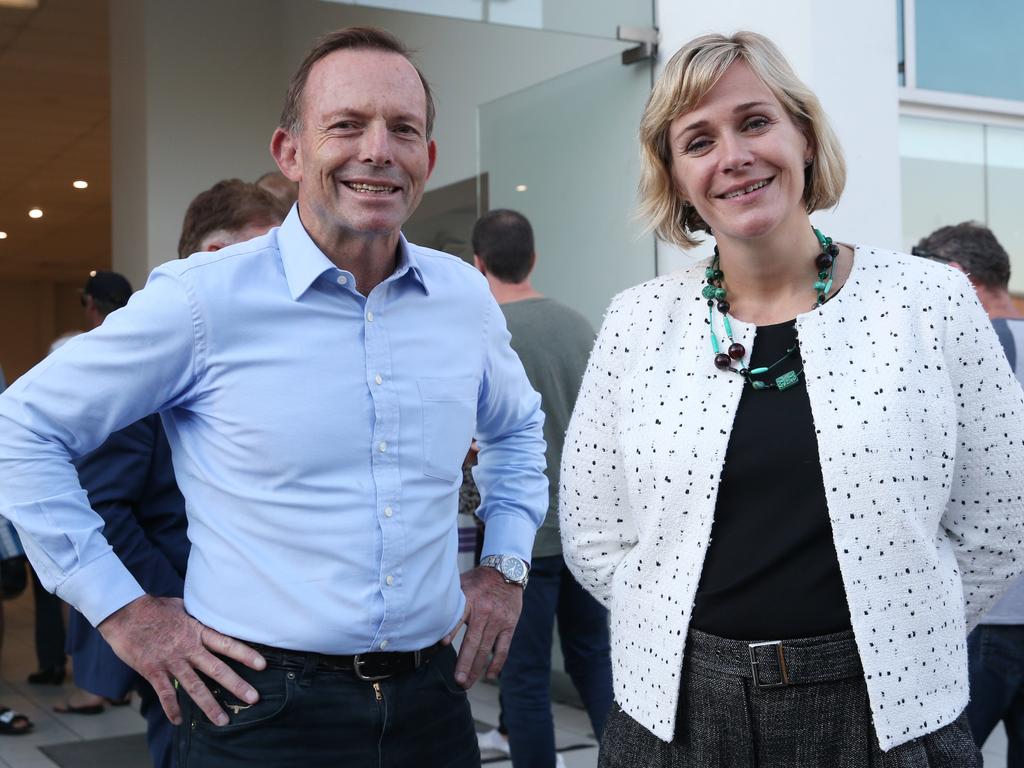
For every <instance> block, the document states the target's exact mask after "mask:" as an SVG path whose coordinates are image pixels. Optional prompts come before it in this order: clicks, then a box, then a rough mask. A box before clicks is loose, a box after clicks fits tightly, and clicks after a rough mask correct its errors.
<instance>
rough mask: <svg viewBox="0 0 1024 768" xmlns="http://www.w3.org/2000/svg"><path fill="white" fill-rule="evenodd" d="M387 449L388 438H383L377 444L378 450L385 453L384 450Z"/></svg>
mask: <svg viewBox="0 0 1024 768" xmlns="http://www.w3.org/2000/svg"><path fill="white" fill-rule="evenodd" d="M387 449H388V444H387V441H386V440H381V441H380V444H379V445H378V446H377V450H379V451H380V452H381V453H384V451H386V450H387Z"/></svg>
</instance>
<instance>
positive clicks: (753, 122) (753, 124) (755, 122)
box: [744, 117, 768, 131]
mask: <svg viewBox="0 0 1024 768" xmlns="http://www.w3.org/2000/svg"><path fill="white" fill-rule="evenodd" d="M767 125H768V118H767V117H752V118H751V119H750V120H747V122H746V125H744V128H746V129H748V130H753V131H756V130H759V129H761V128H764V127H766V126H767Z"/></svg>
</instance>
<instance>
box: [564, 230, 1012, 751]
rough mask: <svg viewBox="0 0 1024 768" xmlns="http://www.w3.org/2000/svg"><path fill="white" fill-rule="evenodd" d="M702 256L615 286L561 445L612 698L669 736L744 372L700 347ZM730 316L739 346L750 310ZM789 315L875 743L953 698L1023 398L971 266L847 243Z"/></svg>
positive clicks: (1001, 507)
mask: <svg viewBox="0 0 1024 768" xmlns="http://www.w3.org/2000/svg"><path fill="white" fill-rule="evenodd" d="M706 265H707V262H704V261H702V262H700V263H697V264H695V265H693V266H691V267H687V268H684V269H682V270H680V271H677V272H674V273H672V274H670V275H667V276H664V277H661V278H657V279H655V280H652V281H650V282H647V283H644V284H643V285H640V286H637V287H635V288H631V289H629V290H627V291H625V292H623V293H621V294H619V295H618V296H617V297H616V298H615V299H614V300H613V301H612V304H611V306H610V307H609V309H608V312H607V314H606V317H605V322H604V325H603V327H602V329H601V333H600V336H599V338H598V341H597V345H596V347H595V349H594V352H593V355H592V356H591V359H590V364H589V367H588V369H587V374H586V377H585V378H584V381H583V386H582V389H581V392H580V396H579V400H578V402H577V404H576V410H575V412H574V414H573V418H572V421H571V424H570V427H569V432H568V435H567V437H566V442H565V449H564V454H563V461H562V481H561V494H560V497H561V509H560V518H561V528H562V537H563V543H564V546H565V558H566V560H567V562H568V563H569V566H570V568H571V569H572V571H573V572H574V573H575V574H576V577H577V578H578V579H579V580H580V582H581V583H582V584H583V585H584V586H585V587H586V588H587V589H588V590H590V591H591V592H592V593H593V594H594V595H595V596H596V597H597V598H598V599H599V600H601V601H602V602H603V603H604V604H606V605H608V606H609V607H610V609H611V623H612V656H613V669H614V675H615V697H616V700H617V701H618V702H619V704H620V705H621V706H622V707H623V709H624V710H625V711H626V712H627V713H628V714H630V715H631V716H632V717H633V718H634V719H636V720H637V721H638V722H640V723H642V724H643V725H644V726H646V727H647V728H649V729H650V730H651V731H652V732H653V733H655V734H656V735H657V736H659V737H660V738H662V739H664V740H666V741H668V740H671V738H672V735H673V733H674V729H675V717H676V705H677V700H678V694H679V683H680V674H681V670H682V663H683V648H684V644H685V641H686V632H687V627H688V624H689V620H690V614H691V610H692V607H693V601H694V595H695V592H696V589H697V584H698V581H699V578H700V572H701V567H702V564H703V561H704V555H705V551H706V549H707V545H708V541H709V536H710V532H711V523H712V518H713V516H714V510H715V499H716V495H717V489H718V482H719V478H720V475H721V472H722V465H723V462H724V460H725V453H726V447H727V445H728V441H729V432H730V428H731V425H732V421H733V418H734V416H735V413H736V407H737V404H738V402H739V398H740V392H741V389H742V386H743V381H742V379H741V378H740V377H739V376H733V375H728V374H724V373H721V372H719V371H717V370H716V369H715V368H714V366H713V365H712V363H711V360H710V352H709V350H708V346H709V345H708V334H707V324H706V322H705V320H706V317H707V305H706V301H705V299H703V298H702V297H701V296H700V291H701V287H702V280H703V276H704V268H705V266H706ZM732 327H733V332H734V335H735V338H736V341H738V342H740V343H741V344H744V345H745V346H746V348H747V349H751V347H752V344H753V336H754V332H755V327H754V326H753V325H750V324H747V323H743V322H740V321H738V320H733V321H732ZM796 328H797V333H798V334H799V338H800V351H801V355H802V357H803V362H804V371H805V377H806V386H807V391H808V395H809V398H810V402H811V411H812V414H813V417H814V424H815V431H816V434H817V436H818V451H819V456H820V459H821V470H822V476H823V478H824V482H825V495H826V500H827V503H828V512H829V517H830V519H831V523H832V531H833V537H834V541H835V546H836V552H837V555H838V558H839V566H840V570H841V571H842V576H843V584H844V585H845V588H846V596H847V602H848V605H849V608H850V613H851V619H852V624H853V629H854V633H855V635H856V639H857V646H858V649H859V651H860V656H861V660H862V663H863V667H864V672H865V678H866V681H867V686H868V692H869V696H870V701H871V710H872V715H873V718H874V723H875V728H876V731H877V733H878V738H879V744H880V746H881V748H882V749H883V750H888V749H891V748H892V747H894V746H897V745H899V744H902V743H904V742H906V741H909V740H911V739H914V738H917V737H919V736H922V735H924V734H927V733H930V732H932V731H934V730H936V729H938V728H940V727H941V726H943V725H945V724H947V723H949V722H951V721H953V720H954V719H955V718H956V717H957V715H959V714H960V712H961V711H962V710H963V708H964V707H965V705H966V703H967V690H968V689H967V653H966V643H965V634H966V630H967V629H968V628H969V627H972V626H973V625H974V624H975V623H977V621H978V619H979V618H980V616H981V614H982V613H983V612H984V611H985V610H986V608H987V607H988V606H989V605H990V604H991V603H992V602H993V601H994V600H995V599H996V598H997V597H998V595H999V594H1000V593H1001V592H1002V591H1003V590H1004V589H1005V588H1006V587H1007V586H1008V584H1009V582H1010V580H1011V579H1012V578H1013V577H1014V576H1015V575H1016V574H1017V573H1018V572H1019V571H1020V570H1021V569H1022V562H1024V524H1022V513H1024V396H1022V392H1021V387H1020V385H1019V384H1018V383H1017V380H1016V379H1015V378H1014V377H1013V374H1012V373H1011V372H1010V369H1009V366H1008V364H1007V362H1006V359H1005V355H1004V354H1003V351H1002V348H1001V347H1000V345H999V342H998V340H997V338H996V335H995V333H994V331H993V329H992V326H991V324H990V323H989V320H988V318H987V317H986V315H985V313H984V311H983V310H982V308H981V306H980V304H979V303H978V301H977V298H976V297H975V295H974V291H973V289H972V287H971V285H970V283H969V282H968V281H967V280H966V279H965V278H964V276H963V275H962V274H960V273H959V272H956V271H955V270H952V269H950V268H948V267H946V266H943V265H940V264H936V263H933V262H928V261H926V260H924V259H920V258H917V257H910V256H905V255H902V254H898V253H893V252H890V251H882V250H871V249H867V248H863V247H859V248H857V249H856V253H855V258H854V266H853V271H852V273H851V275H850V277H849V280H848V281H847V283H846V285H845V286H844V288H843V290H842V291H841V292H840V293H839V294H838V295H837V296H836V297H835V298H833V299H832V300H831V301H829V302H828V303H827V304H825V305H823V306H822V307H821V308H819V309H817V310H814V311H811V312H807V313H805V314H802V315H800V316H799V317H798V318H797V321H796ZM766 439H768V438H767V437H766Z"/></svg>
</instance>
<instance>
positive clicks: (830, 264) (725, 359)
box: [701, 228, 839, 391]
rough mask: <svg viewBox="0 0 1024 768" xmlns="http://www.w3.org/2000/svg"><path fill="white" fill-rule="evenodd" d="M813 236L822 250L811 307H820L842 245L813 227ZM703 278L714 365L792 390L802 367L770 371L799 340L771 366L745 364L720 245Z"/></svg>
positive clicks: (761, 384)
mask: <svg viewBox="0 0 1024 768" xmlns="http://www.w3.org/2000/svg"><path fill="white" fill-rule="evenodd" d="M814 236H815V237H817V238H818V244H819V245H820V246H821V253H819V254H818V255H817V257H815V260H814V265H815V267H816V268H817V270H818V279H817V280H816V281H815V282H814V292H815V294H816V295H817V300H816V301H815V302H814V307H812V309H817V308H818V307H820V306H821V305H822V304H824V303H825V302H826V301H828V298H829V297H828V294H829V291H831V290H832V278H833V275H834V273H835V268H836V257H837V256H838V255H839V246H837V245H836V244H835V243H833V242H832V238H831V237H826V236H825V235H823V234H822V233H821V231H820V230H818V229H816V228H815V229H814ZM704 277H705V279H706V280H707V285H705V286H704V288H703V290H702V291H701V295H702V296H703V297H704V298H705V299H707V300H708V333H709V335H710V338H711V351H712V352H713V353H714V355H715V367H716V368H718V369H719V370H720V371H731V372H732V373H736V374H739V375H740V376H742V377H743V379H744V380H745V381H746V382H747V383H748V384H749V385H750V386H751V388H752V389H755V390H764V389H777V390H779V391H782V390H784V389H789V388H790V387H792V386H795V385H796V384H798V383H799V382H800V377H801V376H802V375H803V370H804V369H803V368H800V369H798V370H795V371H787V372H786V373H783V374H782V375H781V376H776V377H774V378H773V377H771V376H769V374H770V373H771V372H772V371H773V370H774V369H775V368H776V367H778V366H779V365H781V364H782V363H783V362H784V361H786V360H788V359H789V358H791V357H793V356H794V355H795V354H797V352H798V351H799V349H800V342H799V341H797V342H796V343H794V344H793V346H792V347H790V348H789V349H787V350H786V354H784V355H783V356H782V357H780V358H779V359H778V360H776V361H775V362H774V363H772V364H771V365H766V366H762V367H759V368H748V367H747V366H745V365H744V364H743V358H744V357H745V356H746V354H747V350H746V348H745V347H744V346H743V345H742V344H739V343H737V342H736V340H735V339H733V336H732V324H731V323H730V322H729V301H728V298H727V293H726V290H725V288H724V287H723V285H722V281H723V280H724V279H725V273H724V272H722V267H721V261H720V258H719V254H718V246H717V245H716V246H715V257H714V259H712V261H711V266H709V267H708V268H707V269H705V270H704ZM715 309H718V312H719V314H721V315H722V326H723V328H724V329H725V335H726V337H727V338H728V339H729V348H728V350H727V351H726V352H723V351H722V350H721V347H720V346H719V343H718V334H716V333H715ZM733 361H736V362H737V363H739V365H740V367H739V368H735V367H733Z"/></svg>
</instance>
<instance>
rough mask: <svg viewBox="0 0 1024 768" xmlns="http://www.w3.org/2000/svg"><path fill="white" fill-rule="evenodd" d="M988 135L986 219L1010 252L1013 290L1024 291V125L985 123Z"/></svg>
mask: <svg viewBox="0 0 1024 768" xmlns="http://www.w3.org/2000/svg"><path fill="white" fill-rule="evenodd" d="M985 139H986V159H987V163H986V170H987V177H988V178H987V182H988V183H987V185H986V189H985V199H986V201H987V203H988V221H987V223H988V226H989V227H991V228H992V231H993V232H994V233H995V235H996V237H997V238H999V242H1000V243H1001V244H1002V246H1003V247H1004V248H1005V249H1006V250H1007V252H1008V253H1009V254H1010V263H1011V264H1012V265H1013V270H1012V272H1011V274H1010V290H1011V291H1013V292H1014V293H1017V294H1024V216H1022V215H1021V196H1020V191H1021V189H1024V129H1020V128H1003V127H1001V126H995V125H990V126H986V128H985Z"/></svg>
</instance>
